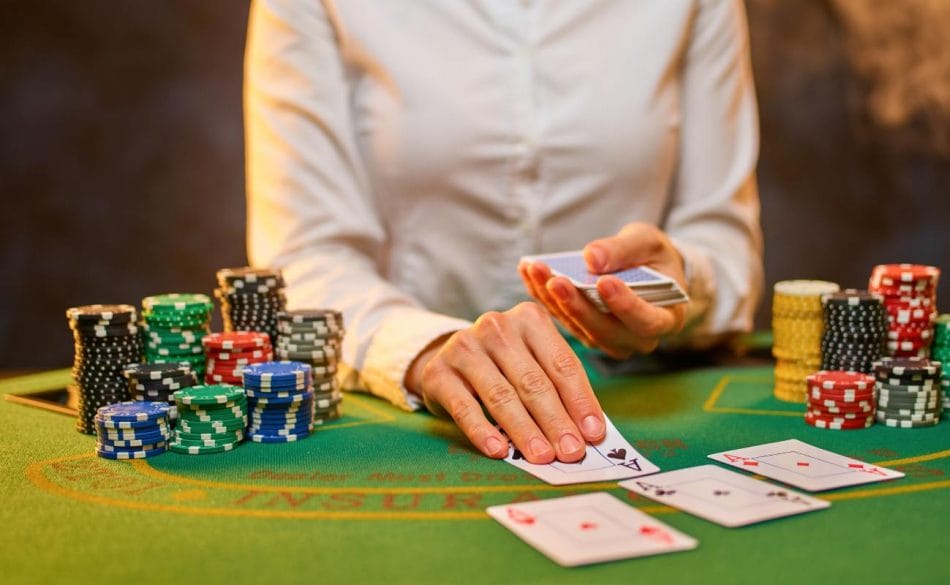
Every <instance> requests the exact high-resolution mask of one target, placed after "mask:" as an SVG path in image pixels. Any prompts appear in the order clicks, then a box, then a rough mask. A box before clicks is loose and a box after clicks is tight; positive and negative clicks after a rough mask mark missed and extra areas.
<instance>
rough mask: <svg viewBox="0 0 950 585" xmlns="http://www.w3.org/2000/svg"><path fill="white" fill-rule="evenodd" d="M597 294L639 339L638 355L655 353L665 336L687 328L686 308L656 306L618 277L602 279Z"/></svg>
mask: <svg viewBox="0 0 950 585" xmlns="http://www.w3.org/2000/svg"><path fill="white" fill-rule="evenodd" d="M597 292H598V293H600V297H601V299H602V300H603V301H604V304H605V305H607V308H609V309H610V311H611V313H613V315H614V316H615V317H616V318H617V319H618V320H619V321H620V322H621V323H622V324H623V326H624V327H625V328H626V329H628V330H629V331H630V332H631V333H632V334H633V338H635V339H636V340H637V342H636V343H634V345H633V347H634V348H635V350H636V351H638V352H641V353H646V352H650V351H653V350H654V349H655V348H656V346H657V344H658V343H659V338H660V337H661V336H663V335H668V334H671V333H676V332H678V331H680V330H681V329H682V328H683V323H684V321H685V317H686V309H685V307H684V306H683V305H674V306H672V307H655V306H653V305H651V304H650V303H648V302H646V301H644V300H643V299H642V298H640V296H639V295H637V294H636V293H634V292H633V291H631V290H630V289H629V288H627V287H626V286H625V285H624V284H623V282H621V281H620V279H618V278H616V277H614V276H602V277H600V279H599V280H598V281H597Z"/></svg>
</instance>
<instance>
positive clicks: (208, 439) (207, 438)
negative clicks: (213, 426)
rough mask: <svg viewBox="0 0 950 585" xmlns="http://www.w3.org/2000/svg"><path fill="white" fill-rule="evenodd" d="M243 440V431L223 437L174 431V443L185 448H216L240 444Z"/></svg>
mask: <svg viewBox="0 0 950 585" xmlns="http://www.w3.org/2000/svg"><path fill="white" fill-rule="evenodd" d="M242 440H244V431H243V430H240V431H233V432H230V433H227V434H223V435H202V434H197V435H194V434H187V433H183V432H181V431H175V439H174V442H176V443H179V444H180V445H185V446H187V447H195V446H198V447H217V446H218V445H226V444H228V443H240V442H241V441H242Z"/></svg>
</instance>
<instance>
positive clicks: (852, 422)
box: [805, 412, 875, 430]
mask: <svg viewBox="0 0 950 585" xmlns="http://www.w3.org/2000/svg"><path fill="white" fill-rule="evenodd" d="M874 420H875V415H871V416H867V417H864V418H856V419H836V418H834V417H827V416H817V415H814V414H811V413H808V412H806V413H805V422H806V423H808V424H810V425H811V426H813V427H822V428H833V429H839V430H852V429H865V428H867V427H869V426H871V425H873V424H874Z"/></svg>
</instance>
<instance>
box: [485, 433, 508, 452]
mask: <svg viewBox="0 0 950 585" xmlns="http://www.w3.org/2000/svg"><path fill="white" fill-rule="evenodd" d="M503 447H504V444H503V443H502V442H501V441H499V440H498V438H497V437H488V439H486V440H485V452H486V453H488V454H489V455H498V454H499V453H500V452H501V449H502V448H503Z"/></svg>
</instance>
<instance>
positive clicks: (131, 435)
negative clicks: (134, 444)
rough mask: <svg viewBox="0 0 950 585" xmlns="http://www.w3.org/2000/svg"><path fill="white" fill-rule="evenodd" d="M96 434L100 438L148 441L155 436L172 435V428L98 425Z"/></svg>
mask: <svg viewBox="0 0 950 585" xmlns="http://www.w3.org/2000/svg"><path fill="white" fill-rule="evenodd" d="M96 434H97V435H99V438H100V439H108V440H110V441H132V440H135V441H147V440H148V439H151V438H155V437H167V436H169V435H171V429H169V428H167V427H165V428H161V427H159V428H154V429H141V430H116V429H103V428H98V427H97V428H96Z"/></svg>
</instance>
